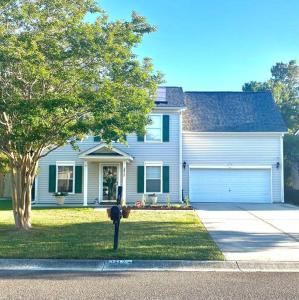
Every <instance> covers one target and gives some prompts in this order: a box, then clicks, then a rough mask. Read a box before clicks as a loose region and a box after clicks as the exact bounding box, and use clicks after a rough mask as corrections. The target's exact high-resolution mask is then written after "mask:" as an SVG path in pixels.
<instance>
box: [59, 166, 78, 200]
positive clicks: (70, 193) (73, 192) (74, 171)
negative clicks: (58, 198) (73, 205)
mask: <svg viewBox="0 0 299 300" xmlns="http://www.w3.org/2000/svg"><path fill="white" fill-rule="evenodd" d="M75 166H76V164H75V162H74V161H57V162H56V188H55V191H56V193H58V179H59V178H58V167H73V190H72V192H69V193H68V194H69V195H74V194H75V181H76V180H75V178H76V168H75Z"/></svg>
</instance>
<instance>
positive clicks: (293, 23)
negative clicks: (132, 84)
mask: <svg viewBox="0 0 299 300" xmlns="http://www.w3.org/2000/svg"><path fill="white" fill-rule="evenodd" d="M99 4H100V5H101V7H102V8H103V9H104V10H105V11H106V12H107V13H108V14H109V15H110V17H111V20H115V19H129V18H130V15H131V12H132V10H135V11H137V12H138V13H139V14H141V15H143V16H146V17H147V19H148V21H149V22H150V23H151V24H154V25H157V27H158V31H157V32H155V33H153V34H151V35H149V36H147V37H146V38H145V39H144V41H143V43H142V45H141V46H140V47H139V48H138V49H136V53H137V54H138V55H139V56H140V58H142V57H144V56H148V57H151V58H152V59H153V62H154V65H155V68H156V69H157V70H160V71H161V72H162V73H164V75H165V80H166V83H165V84H166V85H172V86H182V87H183V89H184V90H185V91H190V90H200V91H204V90H205V91H216V90H218V91H226V90H230V91H238V90H241V87H242V84H243V83H244V82H247V81H250V80H258V81H263V80H266V79H268V78H269V77H270V68H271V66H272V65H274V64H275V63H276V62H278V61H283V62H287V61H289V60H291V59H296V60H297V61H298V62H299V0H225V1H224V0H184V1H182V0H181V1H179V0H160V1H159V0H151V1H148V0H101V1H99Z"/></svg>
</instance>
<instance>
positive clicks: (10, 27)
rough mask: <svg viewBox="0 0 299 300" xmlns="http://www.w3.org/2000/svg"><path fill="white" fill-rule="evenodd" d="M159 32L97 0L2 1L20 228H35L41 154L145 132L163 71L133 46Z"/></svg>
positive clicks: (4, 126) (2, 78)
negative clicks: (89, 138)
mask: <svg viewBox="0 0 299 300" xmlns="http://www.w3.org/2000/svg"><path fill="white" fill-rule="evenodd" d="M86 16H88V17H91V16H94V18H93V19H94V21H93V22H87V21H86ZM154 29H155V28H154V27H152V26H151V25H149V24H148V23H147V21H146V19H145V18H143V17H141V16H139V15H137V14H136V13H133V14H132V19H131V20H130V21H115V22H111V21H109V19H108V17H107V15H106V14H105V12H103V11H102V10H101V8H100V7H99V6H98V5H97V4H96V3H95V1H94V0H71V1H70V0H3V1H1V2H0V137H1V139H0V152H1V153H2V154H4V155H5V156H6V157H7V159H8V160H9V165H10V170H11V179H12V199H13V214H14V219H15V223H16V226H17V228H19V229H28V228H30V227H31V222H30V214H31V189H32V184H33V180H34V177H35V175H36V172H37V168H38V160H39V159H40V158H42V157H43V156H45V155H47V154H48V153H49V152H51V151H53V150H54V149H56V148H57V147H59V146H62V145H64V144H65V143H71V144H72V145H73V146H74V147H75V146H76V140H78V139H82V138H83V137H84V136H86V135H88V134H94V135H98V136H101V137H102V138H103V139H104V140H105V141H107V142H112V141H114V140H120V141H123V136H124V135H125V134H127V133H130V132H137V133H142V132H144V127H145V125H146V124H147V122H148V117H147V115H148V113H149V112H150V110H151V109H152V107H153V99H154V97H155V91H156V88H157V84H158V83H159V82H160V80H161V75H160V74H159V73H156V72H154V70H153V66H152V63H151V60H150V59H148V58H146V59H144V60H143V61H142V62H140V61H139V60H138V59H137V57H136V55H134V51H133V50H134V47H136V46H138V44H139V43H140V42H141V40H142V37H143V36H144V34H147V33H150V32H152V31H154Z"/></svg>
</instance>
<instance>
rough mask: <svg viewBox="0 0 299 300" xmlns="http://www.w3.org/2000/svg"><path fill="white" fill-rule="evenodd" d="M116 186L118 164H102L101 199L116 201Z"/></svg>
mask: <svg viewBox="0 0 299 300" xmlns="http://www.w3.org/2000/svg"><path fill="white" fill-rule="evenodd" d="M117 187H118V166H117V165H103V166H102V201H116V198H117Z"/></svg>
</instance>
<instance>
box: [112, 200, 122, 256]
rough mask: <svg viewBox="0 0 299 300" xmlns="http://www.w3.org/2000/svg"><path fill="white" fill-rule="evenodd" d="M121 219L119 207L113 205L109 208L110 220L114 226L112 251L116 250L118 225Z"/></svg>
mask: <svg viewBox="0 0 299 300" xmlns="http://www.w3.org/2000/svg"><path fill="white" fill-rule="evenodd" d="M121 217H122V210H121V206H120V205H114V206H112V207H111V220H112V221H113V224H114V244H113V249H114V250H116V249H117V248H118V233H119V224H120V219H121Z"/></svg>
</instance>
